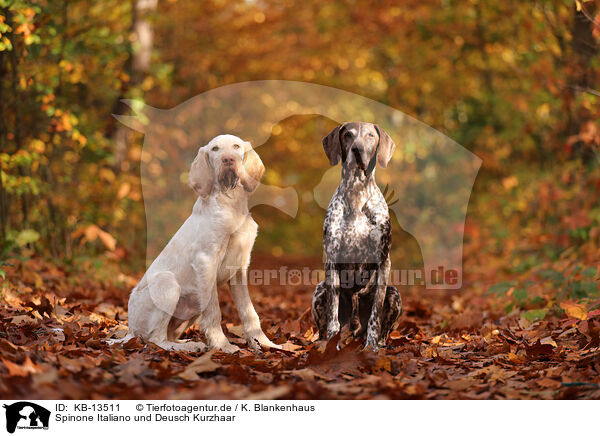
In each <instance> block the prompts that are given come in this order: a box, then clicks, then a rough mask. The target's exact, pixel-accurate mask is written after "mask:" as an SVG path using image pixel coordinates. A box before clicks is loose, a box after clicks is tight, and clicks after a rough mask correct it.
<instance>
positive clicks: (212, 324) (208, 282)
mask: <svg viewBox="0 0 600 436" xmlns="http://www.w3.org/2000/svg"><path fill="white" fill-rule="evenodd" d="M194 270H195V271H196V283H195V286H196V288H197V292H198V294H199V298H198V304H199V307H198V309H199V312H200V328H201V329H202V331H203V332H204V334H205V335H206V339H207V341H208V346H209V347H210V348H214V349H218V350H222V351H225V352H226V353H235V352H236V351H238V350H239V347H237V346H235V345H232V344H230V343H229V341H228V340H227V337H226V336H225V334H224V333H223V329H222V328H221V308H220V307H219V295H218V293H217V269H216V266H215V263H214V256H211V255H208V254H206V253H200V254H198V255H197V256H196V258H195V261H194Z"/></svg>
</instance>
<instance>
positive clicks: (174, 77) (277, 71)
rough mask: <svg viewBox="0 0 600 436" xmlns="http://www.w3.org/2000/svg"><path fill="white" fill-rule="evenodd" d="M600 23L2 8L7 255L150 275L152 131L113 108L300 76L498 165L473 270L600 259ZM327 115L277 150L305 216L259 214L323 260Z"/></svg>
mask: <svg viewBox="0 0 600 436" xmlns="http://www.w3.org/2000/svg"><path fill="white" fill-rule="evenodd" d="M599 12H600V9H599V8H598V7H597V2H596V1H584V0H577V1H570V0H553V1H546V0H539V1H530V2H521V1H517V0H504V1H496V0H493V1H482V0H435V1H434V0H407V1H403V2H392V1H373V0H356V1H348V2H317V1H305V2H292V1H284V2H280V1H270V0H262V1H231V0H213V1H204V2H195V1H192V0H160V1H157V0H133V1H116V0H104V1H101V2H84V1H81V0H74V1H67V0H62V1H59V0H56V1H44V0H41V1H35V2H28V1H22V0H13V1H10V0H0V77H1V79H2V81H1V83H0V169H1V175H2V177H1V178H0V180H1V185H0V206H1V207H0V209H1V213H0V232H1V234H2V240H3V251H4V254H3V256H5V257H6V256H7V255H9V253H12V254H14V253H20V254H21V255H25V256H27V255H32V253H33V252H36V253H38V254H42V255H52V256H54V257H57V258H60V259H62V260H63V261H64V262H67V263H69V262H76V261H80V260H81V259H84V260H85V261H87V262H92V263H94V262H102V261H109V260H111V259H112V260H118V261H119V262H120V264H121V265H122V266H123V267H125V268H126V267H130V268H133V269H139V268H140V267H141V266H142V265H143V262H144V249H145V245H144V244H145V235H144V226H145V217H144V208H143V202H142V196H141V188H140V179H139V165H140V159H141V158H142V153H141V144H142V137H141V135H140V134H138V133H135V132H133V131H131V130H128V129H127V128H125V127H124V126H121V125H119V123H118V122H117V121H116V120H115V119H114V118H113V117H112V116H111V114H126V113H127V112H128V110H129V109H128V108H127V107H126V106H124V105H122V103H120V100H121V99H123V98H129V99H136V100H139V101H140V102H145V103H146V104H149V105H152V106H155V107H158V108H170V107H173V106H176V105H177V104H180V103H181V102H183V101H185V100H186V99H189V98H191V97H193V96H195V95H197V94H199V93H201V92H203V91H207V90H210V89H213V88H215V87H219V86H222V85H226V84H231V83H236V82H242V81H249V80H262V79H286V80H298V81H308V82H313V83H319V84H323V85H328V86H332V87H337V88H341V89H344V90H347V91H350V92H354V93H357V94H360V95H363V96H366V97H369V98H372V99H374V100H377V101H379V102H382V103H384V104H387V105H390V106H392V107H394V108H397V109H399V110H401V111H403V112H405V113H407V114H408V115H411V116H413V117H415V118H417V119H419V120H421V121H423V122H425V123H427V124H428V125H430V126H432V127H433V128H435V129H437V130H439V131H441V132H442V133H444V134H446V135H447V136H449V137H451V138H452V139H454V140H455V141H457V142H458V143H460V144H462V145H464V146H465V147H467V148H468V149H469V150H471V151H473V152H474V153H476V154H477V155H478V156H480V157H481V158H482V159H483V168H482V170H481V172H480V174H479V177H478V180H477V183H476V186H475V192H474V194H473V196H472V200H471V206H470V209H469V211H470V214H469V218H468V222H467V236H466V237H467V243H468V245H467V250H466V251H465V256H467V262H469V261H470V259H476V258H477V256H479V255H483V254H485V253H492V254H494V255H496V256H498V258H499V259H504V260H506V261H507V262H509V263H511V262H512V263H515V265H521V264H523V265H525V266H523V267H522V268H525V269H527V268H531V267H532V266H533V265H535V263H536V262H540V261H541V260H540V258H541V257H544V256H546V257H547V258H548V259H550V260H552V259H556V258H558V257H559V256H560V255H561V253H564V251H565V250H567V249H569V248H570V247H575V250H574V251H575V253H576V257H578V258H585V262H587V263H593V262H597V258H598V254H597V253H598V251H597V248H598V245H599V242H598V241H599V238H600V235H599V234H598V233H599V232H598V224H599V223H600V204H599V202H598V200H597V198H598V195H597V194H598V192H597V190H598V189H599V187H600V171H598V163H599V159H600V158H599V154H598V147H599V146H600V136H599V134H598V115H599V114H600V109H599V105H598V101H599V99H600V91H599V90H598V89H599V88H600V84H599V80H600V79H599V78H598V72H599V71H600V65H599V59H598V41H599V38H600V34H599V33H600V17H598V16H597V14H598V13H599ZM326 122H327V120H319V119H315V118H314V117H292V118H290V119H288V120H285V121H283V122H282V123H280V124H279V125H278V126H276V128H275V129H274V131H273V135H272V137H271V139H270V140H269V141H271V142H272V146H270V147H263V148H261V150H260V153H261V156H262V158H263V160H264V161H265V163H267V167H268V171H267V174H266V175H265V177H266V180H267V181H268V182H269V183H275V184H279V185H282V186H294V187H295V188H296V190H297V191H298V193H299V195H300V213H299V216H298V218H297V219H296V220H294V221H293V222H290V220H285V217H284V216H283V215H282V216H281V217H280V216H279V215H278V213H279V212H276V213H274V212H273V210H272V209H267V208H263V207H258V208H256V210H255V215H256V218H257V221H258V222H259V225H260V226H261V234H260V235H261V236H260V237H259V239H258V241H257V246H256V248H257V250H258V251H259V252H265V253H268V254H269V255H274V256H281V255H302V256H319V255H320V245H321V226H322V219H323V215H324V211H323V210H322V209H320V208H319V207H318V206H317V205H316V204H315V202H314V199H313V198H312V197H311V196H310V195H309V194H307V193H310V191H311V189H312V188H313V187H314V185H315V184H316V183H315V179H316V178H320V176H321V174H322V171H323V170H324V169H325V168H326V166H327V165H326V160H325V159H324V156H321V158H322V159H321V161H322V162H318V157H316V159H312V157H311V156H312V155H310V156H309V157H310V158H308V157H307V158H306V159H294V158H293V156H294V153H297V152H298V151H299V150H301V149H302V148H304V147H308V146H310V147H314V148H315V149H319V148H320V140H321V136H322V129H323V126H328V124H326ZM324 123H325V124H324ZM397 142H398V146H399V147H402V143H401V141H400V140H399V141H397ZM167 152H168V150H167ZM282 156H287V157H288V158H282ZM156 171H158V172H160V168H157V169H156ZM182 183H183V181H182ZM284 221H287V222H288V223H287V224H286V222H284ZM394 237H395V241H396V242H395V247H396V248H395V250H396V252H395V256H396V257H397V258H398V259H406V258H407V257H410V258H414V263H416V264H418V263H419V256H420V254H419V248H418V245H417V244H416V242H415V241H414V239H412V238H411V237H410V235H408V234H404V233H403V232H402V230H401V229H399V228H396V229H395V234H394ZM469 247H470V248H469ZM532 250H534V251H536V252H538V251H539V253H542V254H535V259H534V260H531V259H530V257H531V253H532ZM469 256H471V257H469ZM594 256H595V257H594ZM527 259H529V260H527ZM527 262H529V264H531V266H527V265H529V264H527Z"/></svg>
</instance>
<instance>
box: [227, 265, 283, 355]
mask: <svg viewBox="0 0 600 436" xmlns="http://www.w3.org/2000/svg"><path fill="white" fill-rule="evenodd" d="M229 289H230V291H231V295H232V296H233V301H234V302H235V307H236V309H237V311H238V314H239V315H240V319H241V320H242V324H243V326H244V337H245V339H246V342H247V343H248V346H249V347H250V348H253V349H258V348H259V346H263V347H269V348H276V349H278V350H280V349H281V346H280V345H277V344H274V343H273V342H271V340H269V338H267V335H265V334H264V332H263V331H262V327H261V326H260V319H259V318H258V314H257V313H256V310H254V306H253V305H252V301H251V300H250V294H249V292H248V285H247V270H246V269H245V268H244V269H240V270H238V271H236V273H235V275H234V276H233V277H232V278H231V280H230V281H229Z"/></svg>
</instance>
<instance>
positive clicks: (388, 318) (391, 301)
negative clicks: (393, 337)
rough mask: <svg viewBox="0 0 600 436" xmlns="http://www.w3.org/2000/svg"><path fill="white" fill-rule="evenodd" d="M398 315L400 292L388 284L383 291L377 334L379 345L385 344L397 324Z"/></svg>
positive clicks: (400, 299)
mask: <svg viewBox="0 0 600 436" xmlns="http://www.w3.org/2000/svg"><path fill="white" fill-rule="evenodd" d="M400 315H402V298H401V297H400V292H398V290H397V289H396V288H395V287H394V286H388V287H387V291H386V293H385V303H384V304H383V322H382V324H381V333H380V335H379V346H380V347H383V346H385V343H386V342H387V339H388V337H389V336H390V333H391V332H392V330H394V329H395V328H396V327H397V326H398V322H399V321H400Z"/></svg>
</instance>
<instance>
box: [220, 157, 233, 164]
mask: <svg viewBox="0 0 600 436" xmlns="http://www.w3.org/2000/svg"><path fill="white" fill-rule="evenodd" d="M221 162H223V165H225V166H226V167H230V166H233V164H234V162H235V159H234V158H233V156H223V158H222V159H221Z"/></svg>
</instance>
